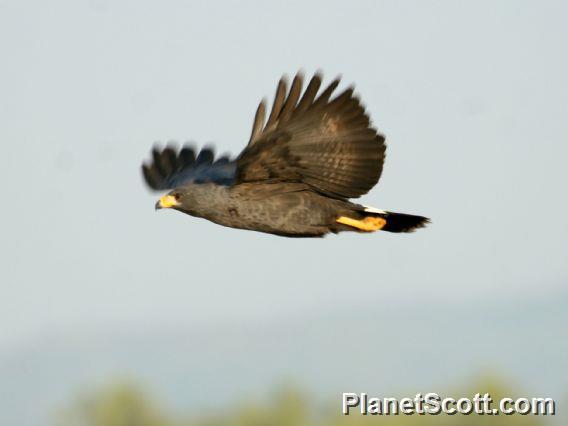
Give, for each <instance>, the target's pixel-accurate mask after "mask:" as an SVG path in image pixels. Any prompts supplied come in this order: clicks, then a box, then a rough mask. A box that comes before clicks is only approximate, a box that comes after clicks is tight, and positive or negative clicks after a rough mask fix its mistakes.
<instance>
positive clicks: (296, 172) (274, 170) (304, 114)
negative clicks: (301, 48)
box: [142, 74, 429, 237]
mask: <svg viewBox="0 0 568 426" xmlns="http://www.w3.org/2000/svg"><path fill="white" fill-rule="evenodd" d="M302 80H303V78H302V75H301V74H298V75H296V77H295V78H294V80H293V82H292V85H291V87H290V89H289V90H288V83H287V79H286V78H285V77H283V78H282V79H281V80H280V82H279V83H278V88H277V90H276V95H275V98H274V103H273V105H272V109H271V111H270V115H269V116H268V119H267V120H266V119H265V115H266V105H265V103H264V101H262V102H261V103H260V105H259V106H258V109H257V111H256V115H255V117H254V122H253V126H252V133H251V136H250V140H249V142H248V145H247V146H246V147H245V149H244V150H243V151H242V152H241V153H240V154H239V156H238V157H236V158H235V159H232V160H230V159H229V158H227V157H222V158H217V159H214V155H213V151H212V150H211V149H209V148H205V149H202V150H201V151H200V152H199V153H198V154H197V155H196V152H195V151H194V150H193V149H192V148H191V147H188V146H185V147H183V148H182V149H181V150H179V151H178V150H177V149H175V148H174V147H172V146H167V147H166V148H165V149H163V150H160V149H158V148H154V149H153V151H152V160H151V162H150V163H149V164H143V165H142V172H143V175H144V178H145V180H146V183H147V184H148V186H149V187H150V188H151V189H153V190H157V191H169V192H168V193H167V194H166V195H164V196H163V197H161V198H160V200H159V201H158V202H157V203H156V209H163V208H168V209H174V210H178V211H180V212H183V213H186V214H189V215H191V216H196V217H202V218H204V219H207V220H210V221H212V222H215V223H218V224H220V225H224V226H229V227H232V228H240V229H248V230H253V231H260V232H266V233H270V234H276V235H281V236H286V237H321V236H323V235H325V234H327V233H329V232H333V233H338V232H341V231H356V232H363V233H367V232H373V231H378V230H383V231H389V232H411V231H414V230H415V229H417V228H421V227H423V226H425V225H426V224H427V223H428V222H429V220H428V219H427V218H425V217H422V216H414V215H409V214H403V213H393V212H390V211H386V210H379V209H375V208H372V207H366V206H363V205H360V204H355V203H352V202H350V201H349V199H350V198H357V197H360V196H361V195H363V194H365V193H367V192H368V191H369V190H370V189H371V188H372V187H373V186H375V184H376V183H377V182H378V180H379V178H380V176H381V172H382V169H383V162H384V159H385V149H386V145H385V138H384V136H383V135H381V134H379V133H377V130H376V129H375V128H374V127H373V126H372V125H371V124H370V121H369V116H368V115H367V113H366V112H365V108H364V107H363V106H362V105H361V102H360V100H359V98H358V97H357V96H355V95H354V94H353V88H352V87H351V88H348V89H346V90H344V91H343V92H341V93H340V94H339V95H337V96H335V97H333V98H332V95H333V92H334V91H335V89H336V88H337V86H338V84H339V79H335V80H334V81H332V82H331V84H329V86H327V88H325V89H324V90H323V91H321V93H320V94H319V95H318V92H320V86H321V84H322V77H321V75H320V74H315V75H314V76H313V77H312V79H311V80H310V82H309V84H308V86H307V88H306V89H305V90H304V91H303V92H302V86H303V83H302Z"/></svg>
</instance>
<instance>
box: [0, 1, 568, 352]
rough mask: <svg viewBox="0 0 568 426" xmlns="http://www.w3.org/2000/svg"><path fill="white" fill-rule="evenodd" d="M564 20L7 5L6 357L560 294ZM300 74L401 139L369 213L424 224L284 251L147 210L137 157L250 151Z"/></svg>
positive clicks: (217, 6) (424, 12) (550, 12)
mask: <svg viewBox="0 0 568 426" xmlns="http://www.w3.org/2000/svg"><path fill="white" fill-rule="evenodd" d="M567 13H568V6H567V5H566V3H565V2H561V1H557V2H554V1H546V2H536V1H532V2H531V1H500V2H493V1H475V2H473V1H472V2H453V1H428V2H424V1H390V2H381V1H362V2H337V1H336V2H334V1H317V2H309V3H308V2H260V1H258V2H224V3H221V2H200V3H198V2H187V1H163V2H150V1H122V2H114V1H106V0H91V1H70V0H69V1H53V2H43V1H6V0H0V51H1V52H2V65H1V67H0V117H1V120H0V140H1V143H2V148H3V149H2V152H3V156H2V167H1V168H0V178H1V179H2V182H4V186H3V194H2V201H1V203H2V221H1V222H0V227H1V233H2V238H1V239H0V259H2V260H1V262H2V280H1V284H0V288H1V290H2V296H1V297H0V345H2V346H3V347H11V345H15V344H16V343H17V342H23V341H24V342H25V341H30V340H33V339H36V338H37V336H45V335H50V334H54V333H60V332H70V333H81V332H82V331H83V330H86V329H103V330H105V329H108V330H114V329H117V328H120V327H126V328H128V327H131V328H137V329H144V327H148V326H153V327H162V326H163V327H167V326H168V324H176V325H177V326H179V325H180V324H181V325H187V326H195V325H196V324H217V323H223V322H227V321H231V319H238V320H252V321H272V320H275V319H282V318H287V317H289V316H297V315H303V314H306V313H314V312H315V313H333V312H343V311H344V310H345V309H358V308H359V307H363V306H364V307H365V309H371V310H373V309H374V310H381V309H382V308H384V307H386V306H389V307H391V308H392V307H393V306H394V307H396V306H406V307H408V306H413V305H416V306H422V307H424V306H428V305H430V306H433V307H434V308H433V309H435V306H441V305H445V304H453V305H456V306H460V305H463V306H470V305H471V304H474V303H484V302H485V301H488V300H490V299H492V301H493V303H494V302H495V301H497V302H498V303H502V304H503V305H507V306H508V307H513V308H514V306H517V305H518V306H524V305H526V304H527V303H529V304H530V303H531V302H533V301H535V300H538V302H539V303H545V304H546V303H547V301H549V300H550V301H552V300H558V299H559V298H560V299H562V298H563V300H564V301H566V284H567V281H568V263H567V261H566V260H567V258H566V241H567V239H568V221H567V220H566V217H565V216H566V211H568V201H567V197H566V195H565V193H566V189H565V185H566V182H567V181H568V170H567V168H566V158H567V157H568V144H567V141H568V130H567V126H566V118H567V117H568V84H567V81H566V79H567V76H568V60H567V57H566V54H565V50H566V40H567V39H568V29H567V27H566V25H565V17H566V16H567ZM300 68H302V69H304V70H305V71H306V74H308V75H309V74H311V73H313V72H314V70H316V69H321V70H323V72H324V75H325V76H326V77H327V78H328V79H331V78H332V77H334V76H336V75H337V74H342V75H343V83H342V84H343V86H346V85H348V84H351V83H354V84H355V85H356V89H357V91H358V93H359V94H360V95H361V97H362V99H363V101H364V103H365V104H366V105H367V107H368V109H369V111H370V113H371V116H372V119H373V121H374V123H375V124H376V126H377V127H378V128H379V129H380V130H381V131H382V132H383V133H384V134H385V135H386V137H387V142H388V150H387V161H386V165H385V169H384V173H383V177H382V179H381V181H380V182H379V185H378V186H377V187H376V188H375V189H373V190H372V191H371V193H370V194H368V195H367V196H365V197H364V198H363V199H362V201H363V202H364V203H365V204H369V205H373V206H377V207H379V208H387V209H391V210H395V211H397V210H398V211H404V212H410V213H412V212H415V213H418V214H423V215H426V216H429V217H431V218H432V220H433V224H432V226H431V227H429V228H427V229H426V230H421V231H419V232H417V233H415V234H411V235H391V234H387V233H377V234H374V235H366V236H365V235H356V234H355V235H340V236H329V237H327V238H325V239H322V240H318V239H316V240H305V239H284V238H278V237H274V236H270V235H262V234H259V233H252V232H245V231H239V230H232V229H227V228H222V227H220V226H217V225H213V224H210V223H209V222H206V221H203V220H199V219H194V218H190V217H188V216H185V215H182V214H179V213H176V212H159V213H155V212H154V208H153V206H154V202H155V200H156V195H155V194H151V193H149V192H148V191H147V190H146V188H145V187H144V185H143V183H142V179H141V176H140V173H139V166H140V163H141V161H142V160H143V159H145V158H147V156H148V153H149V150H150V148H151V146H152V144H153V143H154V142H155V141H162V142H165V141H168V140H176V141H179V142H184V141H188V140H192V141H195V142H196V143H197V144H198V145H202V144H205V143H208V142H213V143H214V144H215V145H216V146H217V150H218V152H220V153H222V152H225V151H227V152H231V153H232V154H237V153H238V152H239V151H240V149H241V148H242V147H243V146H244V144H245V143H246V141H247V140H248V136H249V130H250V126H251V121H252V118H253V114H254V111H255V108H256V106H257V104H258V102H259V100H260V99H261V98H262V97H263V96H267V97H270V99H271V97H272V95H273V92H274V89H275V85H276V83H277V81H278V79H279V77H280V76H281V74H283V73H288V74H294V73H295V72H296V71H297V70H298V69H300ZM553 349H556V348H550V350H553ZM544 350H545V352H546V348H545V349H544Z"/></svg>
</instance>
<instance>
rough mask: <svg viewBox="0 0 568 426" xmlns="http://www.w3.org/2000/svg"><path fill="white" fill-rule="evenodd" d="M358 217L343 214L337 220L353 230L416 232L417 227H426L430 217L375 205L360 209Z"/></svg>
mask: <svg viewBox="0 0 568 426" xmlns="http://www.w3.org/2000/svg"><path fill="white" fill-rule="evenodd" d="M357 213H358V216H359V217H358V218H356V219H355V218H351V217H346V216H341V217H339V218H338V219H337V222H339V223H341V224H343V225H347V226H349V227H352V228H354V229H353V230H357V231H364V232H373V231H379V230H381V231H387V232H414V231H415V230H416V229H419V228H424V227H425V226H426V225H427V224H428V223H430V219H428V218H427V217H424V216H416V215H412V214H406V213H395V212H389V211H386V210H379V209H375V208H373V207H363V210H362V211H361V210H360V211H358V212H357Z"/></svg>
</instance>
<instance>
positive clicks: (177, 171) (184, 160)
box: [142, 146, 236, 190]
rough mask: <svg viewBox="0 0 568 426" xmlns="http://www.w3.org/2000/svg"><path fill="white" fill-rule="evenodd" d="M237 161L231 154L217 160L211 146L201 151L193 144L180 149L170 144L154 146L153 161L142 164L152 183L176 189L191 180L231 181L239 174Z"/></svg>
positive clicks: (161, 187) (150, 183)
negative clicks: (196, 150) (236, 173)
mask: <svg viewBox="0 0 568 426" xmlns="http://www.w3.org/2000/svg"><path fill="white" fill-rule="evenodd" d="M235 169H236V163H235V162H234V161H230V160H229V158H228V157H220V158H217V159H216V160H214V154H213V150H212V149H211V148H204V149H202V150H201V151H200V152H199V154H197V156H196V154H195V150H194V149H193V148H191V147H189V146H184V147H183V148H182V149H181V151H179V152H177V150H176V149H175V148H174V147H171V146H168V147H166V148H164V149H163V150H161V151H160V150H159V149H158V148H154V149H153V150H152V162H151V163H150V164H142V173H143V175H144V179H145V180H146V183H147V184H148V186H149V187H150V188H152V189H155V190H166V189H173V188H178V187H180V186H183V185H185V184H188V183H192V182H195V183H204V182H213V183H216V184H219V185H231V184H232V183H233V181H234V178H235Z"/></svg>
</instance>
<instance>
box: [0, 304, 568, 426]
mask: <svg viewBox="0 0 568 426" xmlns="http://www.w3.org/2000/svg"><path fill="white" fill-rule="evenodd" d="M567 320H568V311H567V310H566V301H565V299H564V298H561V297H557V298H555V299H554V300H550V299H548V300H542V301H535V302H533V303H532V304H530V305H525V306H522V305H518V304H510V303H506V302H504V301H501V302H491V301H488V302H487V303H486V304H484V305H483V306H480V305H473V304H471V305H468V306H467V307H464V306H448V305H447V304H445V303H441V304H439V305H433V304H427V305H423V306H406V307H404V308H401V307H400V305H397V306H396V307H393V308H392V309H386V310H385V309H378V308H374V307H373V306H372V305H367V306H365V307H364V309H363V307H362V308H361V309H360V310H358V311H349V310H345V311H344V312H333V313H329V314H328V315H321V314H320V315H309V314H306V315H304V316H301V317H295V318H282V319H281V320H279V321H276V320H275V321H270V322H260V321H259V322H242V323H238V322H233V323H230V324H229V323H226V324H218V325H216V326H214V325H211V326H208V327H195V328H194V329H185V328H179V327H176V326H174V325H168V324H161V325H158V324H157V325H156V326H155V327H153V328H148V327H146V328H144V329H140V328H139V327H134V326H123V327H122V328H121V327H118V326H115V327H114V328H113V329H112V330H111V329H107V330H99V331H93V330H83V331H82V332H78V331H75V332H63V331H62V332H61V334H60V335H58V336H51V337H49V338H46V337H43V338H40V339H36V340H32V341H30V342H28V343H26V344H20V345H18V346H14V347H11V348H6V347H5V348H4V350H2V351H0V377H2V380H1V381H0V397H1V398H2V401H3V403H4V404H5V405H4V406H3V409H2V410H1V411H0V424H2V425H11V424H18V425H19V426H40V425H44V424H45V422H46V420H45V419H47V418H48V417H49V415H50V413H52V411H53V409H54V407H61V406H63V405H66V404H68V403H69V401H71V400H73V398H74V397H75V393H76V392H86V393H87V394H90V393H91V392H95V393H96V392H97V391H98V389H99V386H101V385H104V384H105V383H106V381H107V380H109V379H113V378H120V377H135V378H137V379H139V380H140V382H141V383H142V384H143V385H144V386H145V387H147V388H148V389H151V390H152V391H153V392H155V394H156V395H157V397H158V399H159V400H161V401H164V402H165V403H166V404H167V405H168V406H169V407H171V408H172V410H174V411H176V412H177V411H181V412H184V411H190V412H192V413H193V412H202V411H205V412H209V411H211V410H216V408H217V407H218V406H227V405H231V404H240V403H246V402H248V401H259V400H262V399H263V397H264V395H265V392H266V391H267V390H268V389H271V388H273V387H274V384H275V383H278V382H280V381H288V380H291V381H292V382H293V383H297V384H298V387H299V388H300V389H303V390H305V391H306V392H308V393H309V394H310V395H313V396H314V398H315V400H316V401H315V402H316V403H317V404H326V403H328V402H329V400H333V401H334V402H335V398H336V395H340V394H341V392H362V391H364V392H367V393H369V394H378V395H397V394H400V395H408V394H411V395H413V394H416V393H418V392H422V393H425V392H443V391H444V390H446V389H447V387H448V386H451V385H452V384H456V383H457V384H460V383H470V382H471V381H472V378H473V377H476V376H477V375H478V374H496V375H497V376H498V377H506V378H507V379H508V385H509V386H511V387H513V388H514V389H526V390H527V391H529V392H530V394H529V395H527V396H536V395H538V396H549V397H553V398H556V399H557V400H559V401H564V400H566V390H567V389H568V385H567V382H566V374H565V371H568V358H567V357H566V353H567V351H568V338H567V335H566V333H567V331H566V327H565V325H566V323H567ZM212 395H213V396H214V399H212ZM406 421H409V420H406Z"/></svg>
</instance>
